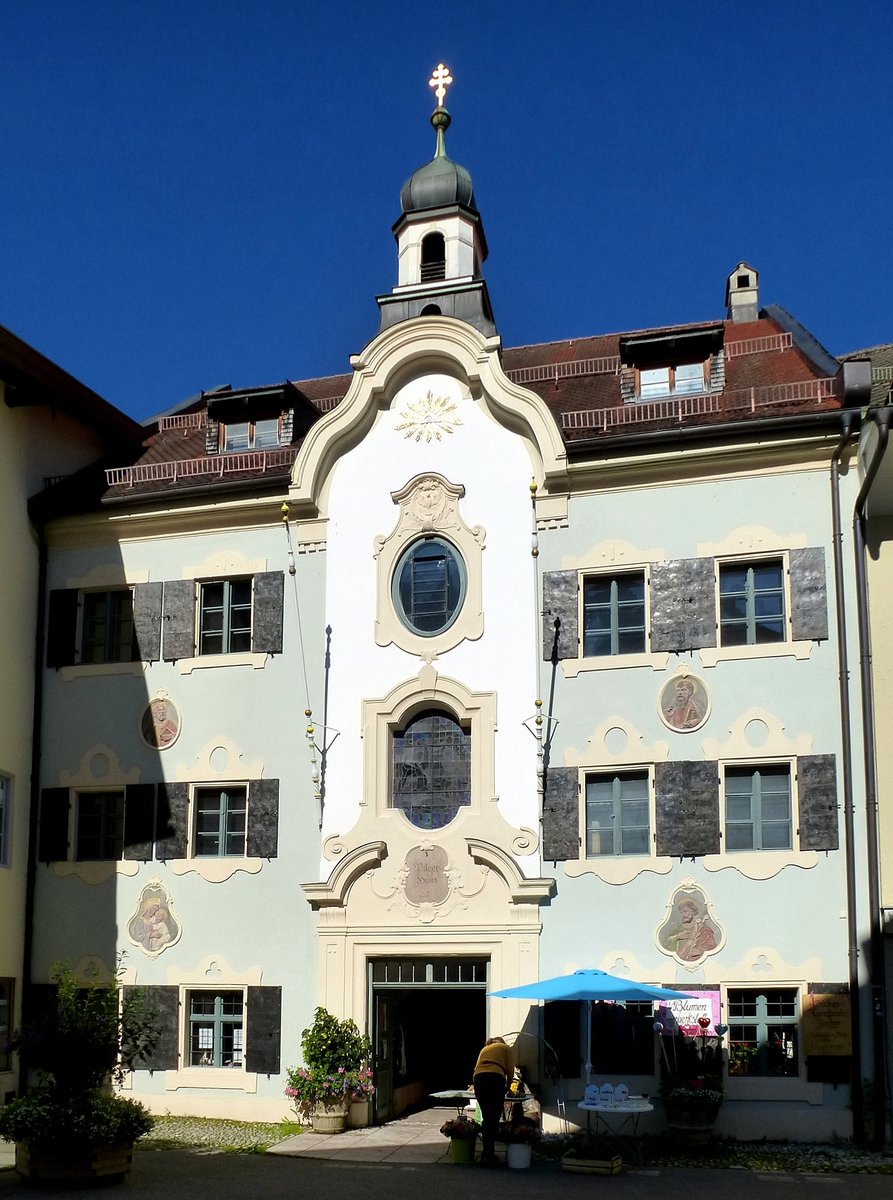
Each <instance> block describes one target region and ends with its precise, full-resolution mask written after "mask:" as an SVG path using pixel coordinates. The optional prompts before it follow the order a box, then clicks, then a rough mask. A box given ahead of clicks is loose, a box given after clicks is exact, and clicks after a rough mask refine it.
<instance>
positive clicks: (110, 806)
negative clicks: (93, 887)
mask: <svg viewBox="0 0 893 1200" xmlns="http://www.w3.org/2000/svg"><path fill="white" fill-rule="evenodd" d="M76 813H77V816H76V822H77V830H76V839H75V857H76V859H77V861H78V862H117V861H118V860H119V859H120V858H122V857H123V855H124V792H123V790H122V791H106V792H78V795H77V806H76Z"/></svg>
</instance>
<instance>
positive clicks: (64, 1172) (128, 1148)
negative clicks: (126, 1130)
mask: <svg viewBox="0 0 893 1200" xmlns="http://www.w3.org/2000/svg"><path fill="white" fill-rule="evenodd" d="M132 1164H133V1143H132V1142H130V1143H127V1144H123V1145H116V1146H89V1145H84V1144H83V1143H82V1142H65V1141H61V1142H49V1143H47V1142H37V1143H34V1144H32V1143H31V1142H16V1171H17V1172H18V1173H19V1175H21V1176H22V1178H23V1179H27V1180H28V1181H29V1182H31V1183H38V1184H46V1185H48V1186H50V1187H52V1186H54V1185H55V1186H57V1187H58V1186H62V1187H76V1186H79V1187H100V1186H105V1185H108V1184H113V1183H121V1182H122V1180H123V1179H124V1178H125V1177H126V1176H127V1175H129V1174H130V1168H131V1166H132Z"/></svg>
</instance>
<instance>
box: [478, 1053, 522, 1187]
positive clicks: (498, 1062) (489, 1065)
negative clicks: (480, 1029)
mask: <svg viewBox="0 0 893 1200" xmlns="http://www.w3.org/2000/svg"><path fill="white" fill-rule="evenodd" d="M514 1069H515V1063H514V1059H513V1058H512V1049H511V1046H508V1045H507V1044H506V1042H505V1039H504V1038H501V1037H491V1038H488V1039H487V1041H486V1043H485V1044H484V1048H483V1050H482V1051H481V1052H480V1054H479V1055H478V1060H477V1063H476V1064H475V1068H474V1094H475V1098H476V1100H477V1102H478V1104H479V1105H480V1106H481V1141H482V1143H483V1148H482V1151H481V1164H482V1165H484V1166H493V1164H494V1163H496V1162H497V1161H498V1159H497V1158H496V1130H497V1128H498V1126H499V1118H500V1117H501V1116H502V1103H503V1101H504V1100H505V1095H506V1092H507V1091H508V1088H509V1084H510V1083H511V1081H512V1074H513V1073H514Z"/></svg>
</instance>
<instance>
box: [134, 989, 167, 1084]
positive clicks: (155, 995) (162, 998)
mask: <svg viewBox="0 0 893 1200" xmlns="http://www.w3.org/2000/svg"><path fill="white" fill-rule="evenodd" d="M134 994H137V995H140V996H141V998H142V999H143V1000H144V1001H145V1003H146V1006H147V1007H148V1008H149V1009H150V1010H151V1011H152V1012H153V1013H154V1015H155V1017H156V1019H157V1021H158V1030H159V1035H160V1036H159V1038H158V1042H157V1044H156V1046H155V1049H154V1050H152V1052H151V1053H150V1054H149V1055H147V1056H146V1058H144V1059H141V1060H140V1061H139V1062H138V1063H137V1064H136V1067H137V1070H142V1071H176V1069H177V1067H178V1065H179V1061H178V1058H179V1044H180V989H179V988H178V987H176V986H170V985H164V984H148V985H147V986H145V987H131V986H127V987H125V988H124V999H125V1000H127V999H128V997H130V996H132V995H134Z"/></svg>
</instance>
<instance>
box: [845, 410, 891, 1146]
mask: <svg viewBox="0 0 893 1200" xmlns="http://www.w3.org/2000/svg"><path fill="white" fill-rule="evenodd" d="M868 416H869V418H870V419H871V420H872V421H874V423H875V425H877V429H878V444H877V448H876V449H875V452H874V454H873V456H872V459H871V462H870V463H869V464H868V468H867V470H866V472H865V478H864V479H863V481H862V486H861V487H860V489H859V494H858V496H857V497H856V503H855V509H854V516H853V550H854V553H855V559H856V602H857V605H858V617H859V646H860V652H859V654H860V657H859V670H860V679H861V692H862V722H863V728H864V741H863V749H864V759H865V819H866V839H865V841H866V858H867V860H868V861H867V867H868V908H869V918H870V939H869V965H870V981H871V1029H872V1040H873V1094H872V1110H873V1112H872V1115H873V1131H872V1137H871V1142H870V1144H871V1146H872V1148H873V1149H880V1148H882V1147H883V1145H884V1142H885V1139H886V1134H887V1061H886V1036H885V1035H886V1029H885V1022H886V1010H887V1002H886V981H885V973H886V964H885V955H884V932H883V927H882V924H881V908H880V857H879V853H878V802H877V765H876V762H875V753H876V748H877V739H876V733H875V719H874V685H873V681H872V677H871V626H870V621H869V609H868V576H867V565H866V544H865V523H866V514H865V508H866V505H867V503H868V496H869V493H870V491H871V487H872V484H873V483H874V479H875V476H876V475H877V473H878V470H879V469H880V465H881V462H882V460H883V457H884V454H885V453H886V450H887V443H888V440H889V428H890V420H891V416H893V408H891V406H890V405H885V406H884V407H883V408H874V409H870V410H869V412H868Z"/></svg>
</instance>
